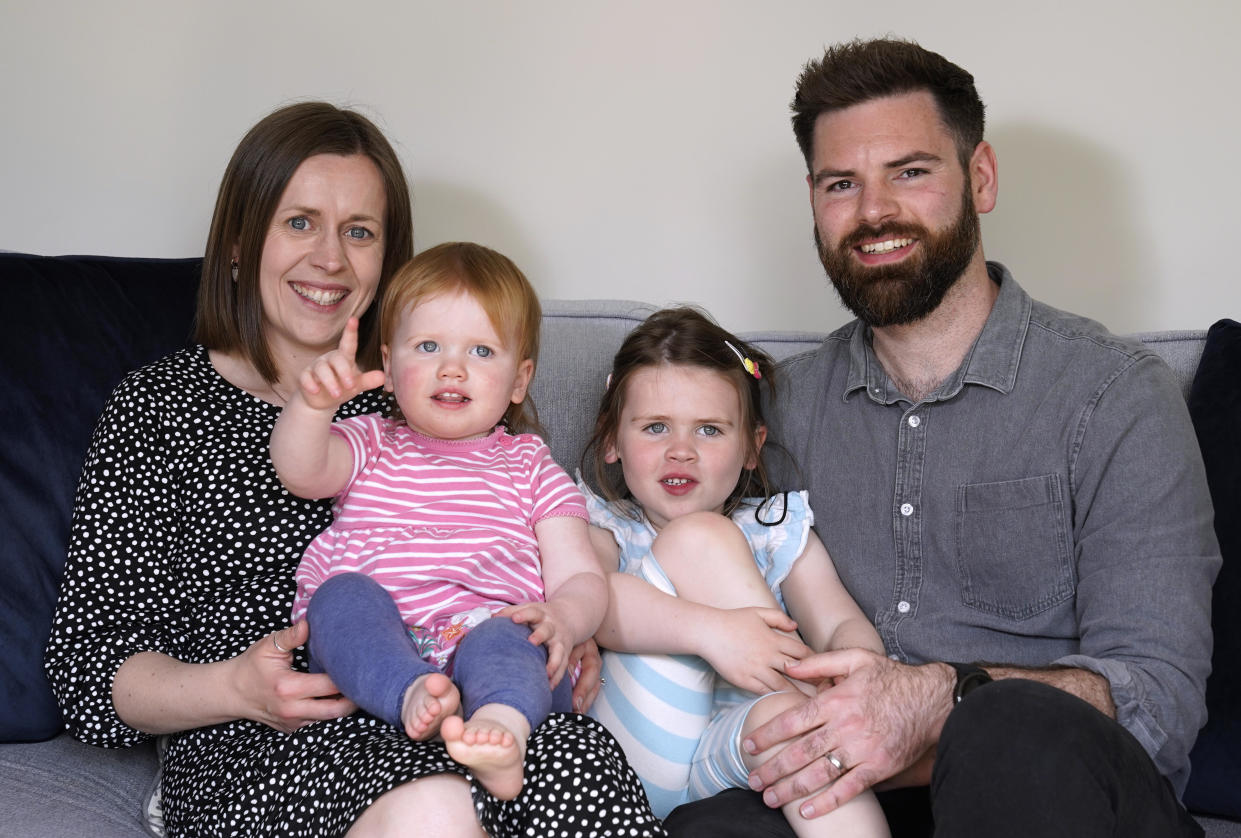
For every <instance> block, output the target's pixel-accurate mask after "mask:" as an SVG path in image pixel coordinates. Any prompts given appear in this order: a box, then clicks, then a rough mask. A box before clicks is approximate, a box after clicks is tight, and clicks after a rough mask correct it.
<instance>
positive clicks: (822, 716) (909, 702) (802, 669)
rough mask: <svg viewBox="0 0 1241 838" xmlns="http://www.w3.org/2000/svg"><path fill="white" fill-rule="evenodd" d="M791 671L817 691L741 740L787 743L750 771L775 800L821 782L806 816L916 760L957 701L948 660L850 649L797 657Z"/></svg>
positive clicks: (755, 784) (757, 747)
mask: <svg viewBox="0 0 1241 838" xmlns="http://www.w3.org/2000/svg"><path fill="white" fill-rule="evenodd" d="M787 674H788V675H789V676H790V677H793V678H797V679H800V680H802V681H807V682H810V683H817V684H818V694H817V695H815V696H814V697H812V698H807V699H806V701H805V703H803V704H802V705H800V706H798V707H795V708H793V709H791V710H787V711H785V712H784V713H782V714H780V715H779V716H777V717H776V718H774V719H772V720H771V721H770V722H768V723H767V724H765V725H763V726H761V727H759V728H757V729H756V730H755V731H754V732H753V733H752V734H751V735H750V736H749V737H747V738H746V741H745V742H744V743H743V746H744V747H745V749H746V750H747V751H748V752H749V753H752V754H753V753H761V752H762V751H765V750H767V749H768V748H772V747H774V746H777V745H779V744H781V743H785V747H784V748H783V749H782V750H780V751H779V752H778V753H776V755H775V756H774V757H772V758H771V759H769V760H767V762H765V763H763V764H762V765H760V766H759V767H758V768H757V769H756V770H755V771H754V772H753V773H751V774H750V787H751V788H753V789H755V790H757V791H762V792H763V800H764V802H765V803H766V804H767V805H768V806H772V807H776V806H782V805H783V804H785V803H788V802H789V801H790V800H796V799H798V798H801V797H806V796H807V795H810V794H811V793H813V792H815V791H816V790H819V789H822V791H820V792H819V793H818V794H816V795H814V796H813V797H811V798H810V799H808V800H807V801H806V802H805V803H804V804H803V805H802V809H801V811H802V815H803V817H808V818H810V817H816V816H818V815H823V814H826V813H827V812H830V811H832V810H833V809H836V808H837V807H839V806H841V805H843V804H844V803H846V802H848V801H849V800H852V799H853V798H854V797H855V796H857V795H858V794H859V793H861V792H862V791H865V790H866V789H868V788H870V787H871V786H873V785H875V784H876V783H879V782H882V781H883V780H886V779H888V778H890V777H894V776H895V775H897V774H900V773H901V772H904V771H905V770H906V769H908V768H910V767H911V766H913V765H914V764H915V763H918V762H919V760H920V758H922V757H923V756H924V755H925V754H926V753H927V752H928V751H929V750H930V749H931V748H932V747H933V746H934V745H935V743H936V742H937V741H938V740H939V734H940V731H941V730H943V726H944V720H945V719H946V718H947V717H948V712H949V711H950V710H951V709H952V688H953V684H954V683H955V675H954V673H953V671H952V669H951V668H950V667H948V666H946V665H944V664H928V665H926V666H908V665H905V664H901V663H897V662H895V661H892V660H890V659H888V658H886V657H884V656H883V655H879V654H876V653H874V652H870V651H866V650H863V649H844V650H841V651H835V652H826V653H823V654H820V655H814V656H813V657H810V658H807V659H805V660H803V661H800V662H798V663H796V664H792V665H790V666H789V667H788V670H787ZM829 754H830V755H831V756H833V757H834V758H835V760H836V761H837V762H839V764H840V765H841V766H843V770H840V769H838V768H836V766H835V764H833V762H831V761H829V760H828V759H827V757H828V755H829ZM829 783H830V785H828V784H829ZM825 786H826V788H824V787H825Z"/></svg>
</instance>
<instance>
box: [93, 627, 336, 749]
mask: <svg viewBox="0 0 1241 838" xmlns="http://www.w3.org/2000/svg"><path fill="white" fill-rule="evenodd" d="M308 636H309V630H308V629H307V624H306V623H305V622H300V623H297V624H296V625H294V626H290V627H289V628H286V629H284V630H283V631H279V632H276V633H275V634H272V635H268V636H267V637H264V638H263V639H261V640H259V641H258V642H256V643H255V644H254V645H253V646H251V647H250V648H249V649H247V650H246V651H245V652H243V653H241V654H240V655H238V656H237V657H235V658H232V659H230V660H225V661H219V662H218V663H203V664H192V663H184V662H182V661H179V660H177V659H176V658H173V657H169V656H168V655H164V654H161V653H159V652H139V653H138V654H136V655H134V656H133V657H131V658H129V659H127V660H126V661H125V662H124V663H123V664H121V668H120V669H119V670H117V673H116V679H115V680H114V681H113V682H112V702H113V705H114V706H115V707H116V713H117V715H118V716H119V717H120V718H121V721H123V722H125V724H127V725H129V726H130V727H133V728H136V729H137V730H141V731H143V732H144V733H154V734H161V733H176V732H177V731H181V730H188V729H190V728H195V727H202V726H204V725H212V724H219V723H221V722H229V721H232V720H234V719H251V720H253V721H256V722H262V723H263V724H265V725H268V726H269V727H274V728H276V729H277V730H283V731H284V732H286V733H290V732H292V731H294V730H297V729H298V728H299V727H302V726H303V725H307V724H310V723H312V722H316V721H322V720H324V719H335V718H338V717H340V716H345V715H348V714H349V713H352V712H353V711H354V710H356V709H357V706H356V705H355V704H354V703H353V702H351V701H349V700H348V699H346V698H343V697H341V696H340V695H338V690H337V689H336V686H335V685H334V684H333V683H332V681H331V679H330V678H328V676H327V675H309V674H306V673H304V672H296V671H294V670H292V669H290V668H289V666H290V664H291V662H292V659H293V656H292V655H291V654H290V653H289V652H282V651H280V649H281V648H283V649H294V648H296V647H298V646H300V645H302V644H303V643H305V642H306V640H307V638H308ZM277 643H279V644H280V647H279V648H278V647H277V646H276V644H277Z"/></svg>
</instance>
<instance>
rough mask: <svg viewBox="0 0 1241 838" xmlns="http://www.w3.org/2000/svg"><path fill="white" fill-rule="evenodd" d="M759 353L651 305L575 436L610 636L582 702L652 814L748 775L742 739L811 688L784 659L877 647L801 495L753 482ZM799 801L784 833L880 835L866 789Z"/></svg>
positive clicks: (604, 632)
mask: <svg viewBox="0 0 1241 838" xmlns="http://www.w3.org/2000/svg"><path fill="white" fill-rule="evenodd" d="M771 369H772V365H771V361H770V359H769V358H768V357H767V356H766V355H764V354H762V353H761V352H759V351H757V350H755V349H753V348H751V347H749V346H747V345H746V344H744V343H742V342H741V341H740V340H738V339H737V338H736V337H734V336H732V335H731V334H729V333H728V332H726V331H724V330H723V329H721V328H720V327H719V326H718V325H716V324H715V323H713V322H711V321H710V320H709V319H708V318H707V317H705V316H704V315H703V314H701V313H699V312H698V311H695V310H693V309H688V308H681V309H672V310H665V311H660V312H657V313H655V314H653V315H651V317H649V318H648V319H647V320H646V321H645V322H644V323H643V324H642V325H640V326H639V327H638V328H636V329H635V330H634V331H633V332H631V333H630V335H629V336H628V337H627V338H626V339H625V342H624V343H623V344H622V346H621V348H620V350H619V351H618V352H617V354H616V358H615V360H614V362H613V366H612V374H611V376H610V377H609V380H608V386H607V391H606V393H605V394H604V397H603V402H602V404H601V405H600V408H599V415H598V419H597V421H596V424H595V431H594V435H593V437H592V438H591V443H590V447H589V448H588V455H593V459H594V462H595V477H596V480H597V482H598V484H599V485H600V487H601V488H602V490H603V493H604V495H605V496H606V498H607V500H604V499H603V498H600V497H598V496H596V495H594V494H593V493H590V490H589V489H585V487H583V488H584V489H585V491H586V492H587V508H588V509H589V510H590V515H591V522H592V523H593V524H594V525H595V527H592V532H591V536H592V540H593V541H594V542H595V547H596V550H597V551H598V552H599V554H600V557H601V560H602V562H603V564H604V568H605V569H606V570H608V571H609V572H610V573H612V575H611V576H610V585H611V591H612V600H611V605H610V607H609V609H608V614H607V616H606V617H605V619H604V621H603V624H602V626H601V628H600V633H599V635H598V638H599V642H600V644H601V645H603V646H606V647H607V648H608V649H611V650H615V651H609V652H605V653H604V656H603V657H604V662H603V672H604V677H605V683H604V686H603V688H602V691H601V693H600V696H599V698H598V699H597V700H596V702H595V705H594V707H593V708H592V711H591V713H592V715H594V716H595V717H596V718H598V719H599V720H600V721H602V722H604V724H606V725H607V726H608V727H609V729H610V730H611V731H612V733H613V734H614V735H615V736H616V737H617V739H618V740H620V742H621V744H622V746H623V747H624V749H625V753H626V756H627V757H628V758H629V761H630V763H631V764H632V765H633V767H634V768H635V769H636V770H637V772H638V775H639V777H641V778H642V781H643V784H644V785H645V786H646V789H647V794H648V796H649V797H650V799H651V804H652V808H653V809H654V810H655V813H656V814H657V815H660V816H661V817H662V816H664V815H666V814H667V813H668V812H669V811H670V810H671V809H672V808H673V807H675V806H677V805H679V804H681V803H684V802H687V801H691V800H699V799H702V798H705V797H709V796H711V795H713V794H715V793H716V792H719V791H723V790H724V789H729V788H748V785H747V782H746V780H747V777H748V775H749V772H750V770H751V769H752V768H753V767H755V766H757V765H758V764H760V763H761V762H762V761H763V760H764V759H765V758H766V757H768V756H770V755H771V754H769V753H765V754H759V755H757V756H750V755H748V754H745V753H743V751H742V748H741V742H742V740H743V739H744V738H745V736H747V735H748V734H749V732H750V731H751V730H753V729H754V728H755V727H757V726H758V725H760V724H762V723H763V722H766V721H767V720H769V719H771V718H773V717H774V716H776V715H777V714H779V713H780V712H782V711H784V710H786V709H788V708H789V707H792V706H794V705H796V704H799V703H800V702H801V701H802V699H803V696H802V692H805V693H807V694H813V688H812V687H811V686H809V685H806V684H802V683H798V682H794V681H790V680H789V679H787V678H786V677H785V676H784V674H783V672H784V666H785V664H786V663H787V662H789V661H792V660H796V659H800V658H801V657H804V656H805V655H808V654H810V652H811V649H813V650H814V651H824V650H827V649H838V648H845V647H853V646H861V647H865V648H868V649H873V650H875V651H878V652H882V651H883V646H882V644H881V643H880V641H879V636H878V634H877V633H876V632H875V630H874V628H873V627H872V626H871V624H870V623H869V622H868V621H867V620H866V618H865V616H864V615H863V614H862V612H861V610H860V609H859V608H858V606H857V604H856V603H855V602H854V601H853V599H852V598H851V597H850V596H849V594H848V592H847V591H846V590H845V589H844V586H843V585H842V584H841V582H840V579H839V578H838V577H837V575H836V571H835V568H834V567H833V565H832V562H831V559H830V558H829V557H828V555H827V551H826V550H825V549H824V547H823V544H822V542H820V541H819V539H818V536H816V535H815V534H814V532H813V531H812V530H811V529H810V527H811V524H813V523H814V521H813V516H812V514H811V511H810V509H809V507H808V506H807V503H806V497H805V493H804V492H796V493H782V494H779V495H773V493H772V492H771V491H770V490H769V489H768V487H767V481H766V473H765V471H764V470H763V466H762V461H761V460H760V458H759V450H760V449H761V447H762V445H763V441H764V439H765V437H766V433H767V432H766V427H765V426H764V423H763V418H762V413H761V403H760V389H759V382H760V379H762V380H765V381H767V382H768V383H770V376H771ZM615 463H619V464H620V472H621V478H622V479H621V480H620V481H619V482H618V481H616V479H615V476H614V472H615V469H612V468H609V466H608V464H615ZM656 589H657V590H658V591H659V592H662V593H657V592H656ZM673 597H677V598H678V599H673ZM785 608H787V610H788V613H789V614H791V615H792V616H793V617H795V618H796V622H795V623H794V622H793V621H792V620H790V619H789V618H788V616H787V615H786V614H785V613H784V610H783V609H785ZM795 629H800V632H801V635H802V636H803V637H804V638H805V640H806V643H808V644H809V646H810V648H807V646H806V645H805V644H804V643H802V642H801V641H800V640H799V639H798V638H797V636H796V634H795ZM624 653H638V654H624ZM655 653H662V654H655ZM717 672H718V673H719V675H720V677H719V678H716V673H717ZM799 690H800V691H801V692H799ZM816 791H817V790H816ZM800 803H801V801H794V802H792V803H789V804H787V805H786V806H785V807H784V813H785V817H787V818H788V820H789V823H790V825H791V826H792V827H793V829H794V831H795V832H796V833H797V834H798V835H801V836H808V835H833V836H840V835H848V836H887V835H888V829H887V825H886V822H885V820H884V816H883V813H882V811H881V810H880V808H879V805H878V803H877V802H876V801H875V798H874V796H873V795H872V794H870V793H867V794H865V795H863V796H861V797H858V798H855V799H854V800H853V801H851V802H850V803H848V804H846V805H845V806H843V807H841V808H840V809H837V810H835V811H833V812H832V813H830V814H828V815H826V816H823V817H821V818H816V819H813V820H806V819H804V818H802V817H801V815H800V814H799V812H798V806H799V805H800Z"/></svg>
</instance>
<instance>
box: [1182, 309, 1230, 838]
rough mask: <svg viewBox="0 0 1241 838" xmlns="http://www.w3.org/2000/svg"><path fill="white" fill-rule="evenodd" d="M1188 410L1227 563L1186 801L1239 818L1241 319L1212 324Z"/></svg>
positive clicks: (1214, 605) (1217, 597) (1219, 582)
mask: <svg viewBox="0 0 1241 838" xmlns="http://www.w3.org/2000/svg"><path fill="white" fill-rule="evenodd" d="M1189 412H1190V415H1191V416H1192V417H1193V420H1194V428H1195V429H1196V430H1197V432H1198V444H1199V445H1200V446H1202V457H1203V460H1205V462H1206V469H1207V482H1208V483H1209V484H1210V486H1211V499H1212V501H1213V502H1214V503H1215V534H1216V535H1217V536H1218V537H1219V548H1220V553H1222V554H1223V557H1224V564H1223V566H1222V567H1221V568H1220V572H1219V578H1218V579H1216V580H1215V589H1214V592H1213V594H1212V597H1211V609H1212V610H1211V625H1212V628H1213V630H1214V634H1215V653H1214V655H1213V656H1212V659H1211V665H1212V671H1211V677H1210V679H1209V680H1208V681H1207V712H1208V718H1207V724H1206V727H1204V728H1203V729H1202V732H1201V733H1199V734H1198V741H1197V743H1196V744H1195V745H1194V749H1193V752H1192V753H1191V754H1190V761H1191V763H1192V767H1193V772H1192V774H1191V775H1190V778H1189V787H1188V788H1187V789H1186V790H1185V805H1186V806H1188V807H1189V808H1190V809H1192V810H1194V811H1196V812H1206V813H1210V814H1213V815H1221V816H1224V817H1230V818H1238V819H1241V433H1239V432H1238V429H1239V428H1241V323H1237V322H1236V321H1235V320H1221V321H1219V322H1218V323H1216V324H1215V325H1214V326H1212V327H1211V328H1210V330H1209V331H1208V332H1207V342H1206V346H1205V347H1204V349H1203V352H1202V360H1201V362H1199V364H1198V372H1197V374H1196V375H1195V376H1194V384H1193V388H1192V389H1191V390H1190V393H1189Z"/></svg>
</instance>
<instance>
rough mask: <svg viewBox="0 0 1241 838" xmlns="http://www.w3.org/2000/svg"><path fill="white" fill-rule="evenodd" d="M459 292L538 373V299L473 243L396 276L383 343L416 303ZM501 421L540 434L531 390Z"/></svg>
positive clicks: (450, 246) (508, 264) (426, 255)
mask: <svg viewBox="0 0 1241 838" xmlns="http://www.w3.org/2000/svg"><path fill="white" fill-rule="evenodd" d="M460 292H464V293H466V294H469V295H470V297H472V298H473V299H474V301H475V302H477V303H478V305H479V307H480V308H481V309H482V310H483V311H484V312H486V313H487V319H488V320H490V321H491V327H492V328H493V329H495V330H496V335H497V336H499V338H500V339H501V340H502V341H504V342H505V345H506V347H507V346H511V347H512V348H513V350H514V351H515V352H516V353H517V357H518V359H519V360H522V361H524V360H526V359H527V358H528V359H530V361H531V362H533V363H534V365H535V368H536V369H537V368H538V364H539V327H540V326H541V325H542V322H543V310H542V308H541V307H540V306H539V297H538V295H537V294H535V292H534V288H533V287H531V285H530V282H529V280H527V279H526V276H525V274H523V273H522V272H521V270H520V269H518V267H517V266H516V265H515V264H513V260H511V259H509V258H508V257H507V256H505V255H504V254H502V253H497V252H496V251H494V250H492V249H491V248H489V247H483V246H482V245H481V244H473V243H471V242H445V243H444V244H440V245H436V246H435V247H432V248H431V249H430V250H425V251H423V252H422V253H420V254H418V255H417V256H415V257H414V258H413V259H412V260H411V261H409V262H408V263H406V264H405V265H404V266H403V267H401V269H400V270H398V271H397V272H396V274H395V275H394V276H393V277H392V280H391V281H390V282H389V283H388V287H387V288H386V289H385V290H384V294H383V299H382V300H381V301H380V304H379V342H380V343H381V344H385V345H386V344H389V343H391V341H392V336H393V334H395V333H396V329H397V324H398V323H399V322H400V319H401V317H402V316H403V315H404V313H405V312H406V311H408V310H410V309H411V308H413V307H414V306H416V305H418V303H420V302H422V301H423V300H429V299H431V298H432V297H438V296H441V295H443V294H456V293H460ZM510 342H511V343H510ZM532 380H533V378H532ZM395 401H396V400H395V399H394V400H393V403H394V404H395ZM393 410H394V413H393V416H394V417H396V418H398V419H399V418H401V415H400V408H399V407H394V408H393ZM502 421H503V422H504V424H505V425H506V426H507V427H508V429H509V430H510V431H512V432H513V433H538V434H541V433H542V428H541V427H540V425H539V417H538V411H537V410H535V407H534V401H533V400H532V399H531V397H530V393H529V391H528V390H527V393H526V398H525V399H524V400H523V401H522V402H521V403H520V404H510V405H509V406H508V410H507V411H505V413H504V418H503V420H502Z"/></svg>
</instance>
